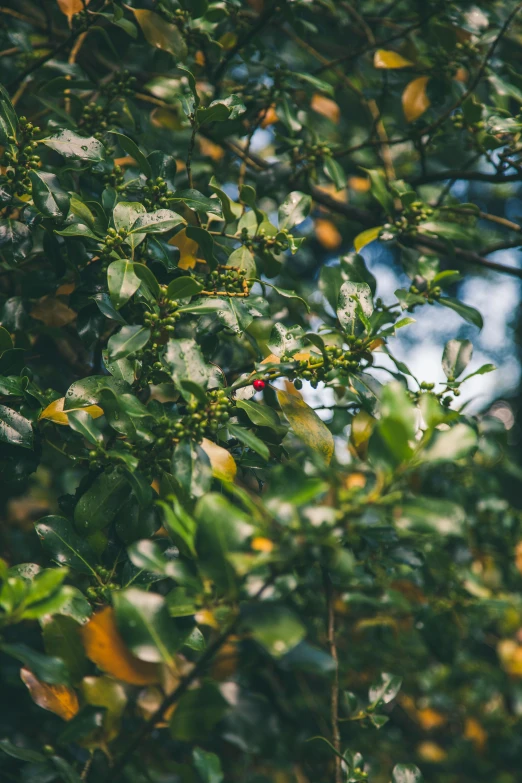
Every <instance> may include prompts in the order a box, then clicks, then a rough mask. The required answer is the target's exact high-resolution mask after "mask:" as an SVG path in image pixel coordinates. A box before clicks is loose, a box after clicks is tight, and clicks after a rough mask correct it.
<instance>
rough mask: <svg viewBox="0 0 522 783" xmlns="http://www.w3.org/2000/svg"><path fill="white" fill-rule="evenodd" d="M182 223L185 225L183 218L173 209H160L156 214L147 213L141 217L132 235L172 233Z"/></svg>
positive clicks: (133, 227)
mask: <svg viewBox="0 0 522 783" xmlns="http://www.w3.org/2000/svg"><path fill="white" fill-rule="evenodd" d="M181 223H185V220H183V218H182V217H180V216H179V215H178V214H177V213H176V212H173V211H172V210H171V209H158V210H157V211H156V212H147V213H146V214H145V215H140V216H139V217H138V219H137V220H136V222H135V223H134V225H133V226H132V229H131V232H130V233H131V234H135V233H137V232H139V233H141V234H162V233H163V232H164V231H170V230H171V229H172V228H176V226H179V225H180V224H181Z"/></svg>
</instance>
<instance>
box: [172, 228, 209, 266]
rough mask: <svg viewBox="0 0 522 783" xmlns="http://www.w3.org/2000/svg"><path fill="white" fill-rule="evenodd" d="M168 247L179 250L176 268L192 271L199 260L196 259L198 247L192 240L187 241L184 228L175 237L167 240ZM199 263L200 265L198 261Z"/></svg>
mask: <svg viewBox="0 0 522 783" xmlns="http://www.w3.org/2000/svg"><path fill="white" fill-rule="evenodd" d="M169 245H174V247H177V248H179V261H178V267H179V268H180V269H194V267H195V266H196V264H197V263H198V261H199V259H197V258H196V253H197V251H198V248H199V245H198V243H197V242H194V240H193V239H189V237H188V236H187V232H186V230H185V229H184V228H182V229H181V231H178V233H177V234H176V236H174V237H172V239H169ZM199 263H202V262H201V261H199Z"/></svg>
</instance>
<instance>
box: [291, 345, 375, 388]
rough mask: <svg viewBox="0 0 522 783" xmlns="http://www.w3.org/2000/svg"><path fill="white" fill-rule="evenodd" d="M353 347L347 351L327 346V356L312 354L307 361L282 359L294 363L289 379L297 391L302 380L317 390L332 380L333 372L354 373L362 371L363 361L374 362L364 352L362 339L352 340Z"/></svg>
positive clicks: (366, 352)
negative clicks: (320, 385)
mask: <svg viewBox="0 0 522 783" xmlns="http://www.w3.org/2000/svg"><path fill="white" fill-rule="evenodd" d="M350 341H351V342H352V347H351V348H348V349H345V348H341V347H339V346H335V345H327V346H326V354H325V355H323V356H318V355H314V354H311V355H310V357H309V358H307V359H295V358H293V357H292V356H285V355H283V356H282V357H281V361H283V362H287V361H288V362H292V363H293V364H294V368H293V370H292V371H290V373H289V377H290V378H292V379H294V386H295V388H296V389H301V388H302V386H303V383H302V380H303V379H304V380H307V381H310V385H311V386H312V388H314V389H316V388H317V386H318V384H319V383H320V382H321V381H328V380H330V378H329V375H330V373H331V372H332V371H337V372H339V371H340V372H342V373H353V372H356V371H357V370H359V369H360V365H361V360H362V359H366V361H367V362H368V363H371V361H372V355H371V353H370V352H369V351H365V350H364V341H363V340H361V339H360V338H353V339H352V338H350Z"/></svg>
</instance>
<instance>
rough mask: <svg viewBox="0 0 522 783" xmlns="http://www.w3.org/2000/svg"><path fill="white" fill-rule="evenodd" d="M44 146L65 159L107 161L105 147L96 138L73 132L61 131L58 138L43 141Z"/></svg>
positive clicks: (52, 137) (92, 161)
mask: <svg viewBox="0 0 522 783" xmlns="http://www.w3.org/2000/svg"><path fill="white" fill-rule="evenodd" d="M42 144H45V145H46V146H47V147H50V148H51V149H52V150H55V151H56V152H59V153H60V155H62V156H63V157H64V158H69V159H71V160H85V161H90V162H91V163H99V162H100V161H102V160H104V159H105V147H104V146H103V144H102V143H101V141H98V139H95V138H94V137H92V136H91V137H90V138H86V137H84V136H79V135H78V134H77V133H75V132H74V131H71V130H61V131H60V132H59V133H57V134H56V136H48V137H47V138H46V139H42Z"/></svg>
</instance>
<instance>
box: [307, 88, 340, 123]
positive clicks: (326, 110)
mask: <svg viewBox="0 0 522 783" xmlns="http://www.w3.org/2000/svg"><path fill="white" fill-rule="evenodd" d="M310 106H311V108H312V109H313V110H314V111H316V112H317V113H318V114H322V115H323V117H327V118H328V119H329V120H331V121H332V122H334V123H335V124H336V125H337V124H338V123H339V120H340V119H341V110H340V108H339V106H338V105H337V103H336V102H335V101H333V100H332V99H331V98H327V97H326V95H321V93H319V92H316V93H315V95H313V96H312V100H311V102H310Z"/></svg>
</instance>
